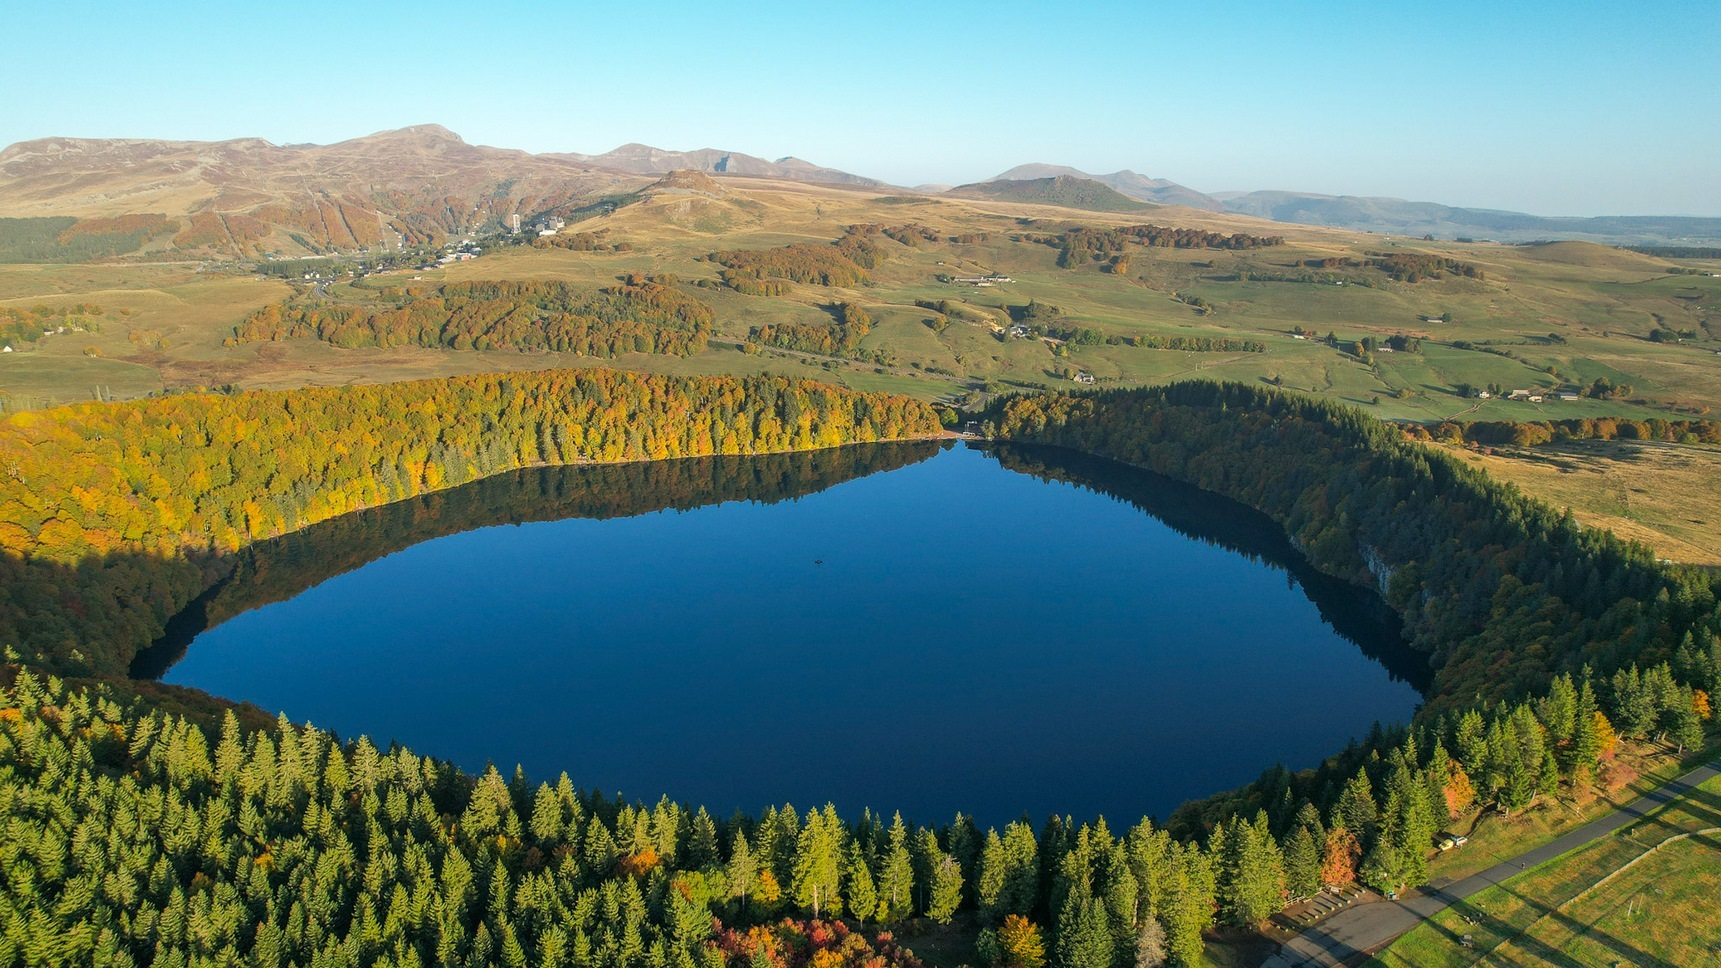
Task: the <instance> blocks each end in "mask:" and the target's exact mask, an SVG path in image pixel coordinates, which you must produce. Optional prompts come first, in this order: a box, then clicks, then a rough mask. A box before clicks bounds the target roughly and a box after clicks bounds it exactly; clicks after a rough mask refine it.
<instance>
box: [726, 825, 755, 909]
mask: <svg viewBox="0 0 1721 968" xmlns="http://www.w3.org/2000/svg"><path fill="white" fill-rule="evenodd" d="M724 873H725V874H726V875H727V878H726V879H727V880H728V882H729V896H730V897H733V898H737V899H739V900H740V902H741V909H742V910H743V911H745V910H746V908H747V895H748V894H750V893H752V892H753V890H754V889H755V887H756V886H757V885H758V882H759V863H758V861H756V860H754V858H753V849H752V848H751V847H749V846H748V845H747V835H746V834H745V833H743V832H742V831H740V830H736V831H735V840H734V842H733V843H732V844H731V845H730V847H729V863H728V865H727V866H726V867H725V868H724Z"/></svg>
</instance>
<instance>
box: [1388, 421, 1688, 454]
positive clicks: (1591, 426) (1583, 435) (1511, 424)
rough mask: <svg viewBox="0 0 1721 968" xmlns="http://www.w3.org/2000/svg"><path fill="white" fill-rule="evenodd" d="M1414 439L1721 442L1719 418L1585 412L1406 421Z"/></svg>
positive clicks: (1530, 442) (1517, 442) (1522, 443)
mask: <svg viewBox="0 0 1721 968" xmlns="http://www.w3.org/2000/svg"><path fill="white" fill-rule="evenodd" d="M1404 431H1405V433H1406V434H1408V435H1410V436H1412V437H1414V438H1415V439H1417V440H1438V441H1440V442H1441V443H1449V444H1457V443H1465V444H1484V445H1494V444H1513V445H1516V446H1520V447H1533V446H1535V445H1537V444H1546V443H1559V442H1562V441H1568V440H1660V441H1666V442H1668V443H1678V444H1721V423H1718V422H1716V421H1713V420H1664V419H1662V418H1660V417H1650V418H1648V419H1645V420H1630V419H1626V418H1621V417H1584V418H1581V419H1568V420H1526V421H1523V422H1521V423H1520V422H1517V421H1509V420H1467V421H1452V420H1446V421H1442V422H1440V423H1437V424H1434V425H1433V426H1424V425H1422V424H1406V425H1405V427H1404Z"/></svg>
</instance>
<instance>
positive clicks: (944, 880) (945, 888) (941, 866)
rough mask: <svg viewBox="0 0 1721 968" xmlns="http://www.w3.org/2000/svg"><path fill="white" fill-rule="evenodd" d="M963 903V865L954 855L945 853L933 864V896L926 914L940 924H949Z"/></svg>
mask: <svg viewBox="0 0 1721 968" xmlns="http://www.w3.org/2000/svg"><path fill="white" fill-rule="evenodd" d="M961 904H962V865H961V863H959V862H958V861H957V860H956V858H955V857H954V856H952V855H950V854H944V855H942V856H941V857H939V859H938V861H937V862H936V863H934V864H933V865H932V897H931V900H930V901H929V902H928V904H927V908H926V916H927V917H929V918H931V919H932V920H934V921H936V922H937V923H939V924H949V923H950V918H951V916H952V915H954V914H955V913H956V909H957V907H959V906H960V905H961Z"/></svg>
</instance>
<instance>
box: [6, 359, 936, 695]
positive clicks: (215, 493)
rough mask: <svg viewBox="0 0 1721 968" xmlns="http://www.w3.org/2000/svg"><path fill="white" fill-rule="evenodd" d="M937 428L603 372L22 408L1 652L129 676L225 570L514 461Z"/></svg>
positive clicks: (832, 400) (711, 386)
mask: <svg viewBox="0 0 1721 968" xmlns="http://www.w3.org/2000/svg"><path fill="white" fill-rule="evenodd" d="M337 430H338V431H339V435H338V437H337V436H335V431H337ZM938 430H939V422H938V418H937V416H936V415H935V414H934V413H933V411H932V408H931V407H929V406H927V405H926V404H923V403H920V402H918V401H914V400H910V399H908V398H905V397H897V396H891V395H885V394H866V393H855V392H851V391H847V390H842V389H838V388H835V387H831V386H827V385H824V384H819V383H813V382H809V381H801V380H788V379H781V378H775V377H749V378H734V377H707V378H689V377H668V376H651V375H644V374H637V373H622V372H617V371H610V370H579V371H544V372H534V373H515V374H507V373H504V374H486V375H482V376H471V377H454V378H450V379H443V380H422V381H415V382H406V383H392V384H385V385H381V386H354V387H339V388H307V389H302V390H288V391H277V392H258V393H241V394H235V395H231V396H214V395H205V394H187V395H182V396H173V397H165V398H160V399H152V400H145V401H139V402H135V403H127V404H120V405H110V406H103V405H97V404H90V405H80V406H72V407H63V408H60V409H58V410H54V411H46V412H41V411H30V412H24V413H17V414H11V415H8V416H6V417H4V418H0V468H4V469H5V470H4V473H3V474H0V606H3V607H0V642H4V643H7V644H9V645H11V646H13V647H15V648H16V649H17V650H19V651H20V652H21V653H22V654H23V656H24V658H25V659H26V661H29V662H30V663H32V664H34V665H38V666H40V667H43V668H47V669H50V670H53V671H57V672H60V673H70V674H89V673H95V674H108V675H117V674H123V672H124V671H125V669H126V667H127V665H128V664H129V663H130V661H131V657H132V655H133V654H134V653H135V652H136V651H137V650H138V649H140V648H142V647H143V646H145V645H148V644H149V643H150V642H152V641H154V640H155V639H156V638H157V637H158V636H159V635H160V634H161V632H162V629H163V628H164V626H165V623H166V621H167V619H168V617H169V616H171V615H174V614H176V613H178V612H179V611H180V610H181V609H183V608H184V607H185V605H186V604H187V603H189V602H190V601H191V600H192V599H193V598H195V597H196V596H197V595H198V594H200V593H201V591H202V590H203V589H204V588H205V587H207V586H208V585H209V584H210V583H211V582H212V581H213V580H214V578H215V577H216V576H217V575H218V574H219V573H220V572H221V571H222V566H221V564H220V559H221V558H223V557H225V556H228V555H232V554H234V553H236V552H238V551H239V550H240V549H241V548H243V547H244V546H246V545H248V544H250V543H252V542H255V541H258V540H262V539H266V538H270V537H275V536H278V535H281V534H284V533H287V532H289V531H295V530H298V529H300V528H303V527H306V526H308V525H311V524H314V523H316V522H318V521H324V520H327V519H329V518H333V517H337V516H339V515H342V514H346V513H348V512H350V511H355V510H360V509H363V508H368V507H375V506H378V505H381V504H386V503H389V502H391V501H398V500H401V499H404V498H408V497H412V496H414V495H418V494H423V493H426V492H430V491H435V490H440V489H443V488H447V487H453V486H456V485H459V484H463V483H466V482H468V481H473V480H477V479H479V478H483V477H486V476H489V475H491V474H495V473H498V472H501V471H507V470H513V469H515V468H520V467H531V466H536V465H542V464H579V463H588V462H614V461H624V460H659V459H663V458H670V457H701V456H708V455H714V454H756V453H769V452H775V451H786V450H806V449H813V448H823V447H833V446H837V445H839V444H845V443H855V442H870V441H877V440H891V439H897V438H908V437H926V436H929V435H932V434H935V433H937V432H938Z"/></svg>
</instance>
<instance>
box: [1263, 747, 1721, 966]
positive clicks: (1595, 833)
mask: <svg viewBox="0 0 1721 968" xmlns="http://www.w3.org/2000/svg"><path fill="white" fill-rule="evenodd" d="M1718 774H1721V760H1716V761H1714V762H1711V763H1708V764H1705V765H1703V766H1700V767H1698V768H1697V769H1695V770H1692V771H1691V772H1689V773H1687V774H1685V775H1684V776H1681V777H1679V778H1678V779H1675V780H1669V781H1668V782H1667V783H1664V784H1662V785H1661V786H1659V787H1656V788H1655V789H1654V790H1651V791H1650V792H1648V793H1646V794H1644V795H1643V796H1642V797H1639V798H1638V799H1636V800H1633V801H1632V802H1631V803H1628V804H1626V805H1625V806H1623V807H1620V808H1619V809H1618V810H1615V811H1614V812H1612V813H1610V814H1607V815H1606V816H1604V817H1601V818H1599V819H1597V820H1593V821H1591V822H1590V823H1587V824H1585V825H1584V826H1582V827H1579V828H1578V829H1576V830H1574V831H1572V832H1571V833H1569V834H1566V835H1564V836H1562V837H1559V838H1556V839H1554V840H1552V841H1550V842H1548V843H1546V844H1543V845H1542V846H1540V847H1537V848H1536V849H1534V850H1530V851H1526V852H1524V853H1522V854H1519V855H1518V856H1516V857H1514V858H1512V859H1511V860H1508V861H1504V862H1502V863H1499V864H1496V865H1494V866H1493V867H1490V868H1488V869H1487V870H1485V871H1481V872H1480V873H1476V874H1472V875H1470V876H1469V877H1466V878H1464V879H1463V880H1459V881H1454V882H1452V883H1450V884H1442V885H1436V884H1430V885H1429V886H1427V887H1424V888H1423V889H1422V891H1421V892H1420V893H1418V894H1417V895H1416V896H1414V897H1405V898H1401V899H1400V900H1397V901H1387V900H1375V901H1369V902H1362V903H1358V904H1355V905H1352V906H1351V907H1347V908H1345V909H1344V910H1342V911H1339V912H1338V913H1337V914H1334V915H1333V916H1332V917H1330V918H1327V919H1326V920H1324V921H1322V922H1321V923H1319V924H1316V925H1313V926H1311V927H1309V928H1308V929H1307V930H1305V931H1303V933H1301V934H1299V935H1297V936H1296V937H1294V938H1292V939H1291V940H1289V941H1286V942H1284V943H1283V944H1281V945H1280V946H1279V950H1278V952H1277V953H1276V954H1274V955H1273V956H1272V957H1270V958H1268V959H1267V960H1266V961H1265V962H1264V963H1263V968H1336V966H1340V965H1351V964H1355V963H1357V962H1360V961H1361V960H1362V958H1361V956H1362V955H1365V954H1369V953H1372V952H1375V951H1378V950H1380V949H1381V948H1382V947H1384V946H1385V945H1387V944H1388V943H1389V942H1391V941H1393V940H1394V939H1395V938H1397V937H1398V936H1399V935H1401V934H1404V933H1405V932H1406V931H1409V930H1410V929H1411V928H1414V927H1416V926H1417V925H1418V924H1420V923H1422V922H1423V921H1424V920H1427V919H1428V918H1431V917H1433V916H1434V915H1435V914H1438V913H1439V912H1440V911H1442V910H1445V909H1446V908H1447V907H1450V906H1451V905H1452V904H1453V902H1455V901H1461V900H1463V899H1465V898H1467V897H1469V896H1471V895H1472V894H1475V893H1477V892H1479V891H1482V890H1485V889H1487V888H1489V887H1493V886H1494V885H1496V884H1499V883H1501V882H1503V881H1506V880H1508V879H1510V878H1512V877H1514V876H1516V875H1518V874H1521V873H1523V872H1524V871H1526V870H1528V869H1529V868H1532V867H1535V866H1536V865H1538V864H1541V863H1543V862H1544V861H1549V860H1552V859H1554V858H1555V857H1558V856H1560V855H1561V854H1563V853H1565V852H1567V851H1569V850H1573V849H1575V848H1578V847H1582V846H1583V845H1584V844H1587V843H1589V842H1590V841H1592V840H1595V839H1597V838H1599V837H1605V836H1607V835H1608V834H1611V833H1613V832H1614V831H1616V830H1618V829H1620V828H1621V827H1624V826H1626V825H1627V824H1630V823H1632V822H1634V821H1637V820H1641V819H1643V818H1644V817H1646V816H1648V815H1649V813H1650V812H1651V811H1653V810H1655V809H1656V808H1657V807H1660V806H1661V805H1663V804H1665V803H1668V802H1670V801H1672V800H1675V799H1677V798H1679V797H1680V796H1683V795H1684V794H1685V793H1687V792H1689V791H1690V790H1691V789H1692V788H1693V787H1696V786H1697V785H1698V784H1700V783H1703V782H1704V781H1706V780H1708V779H1709V778H1711V777H1713V776H1716V775H1718Z"/></svg>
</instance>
